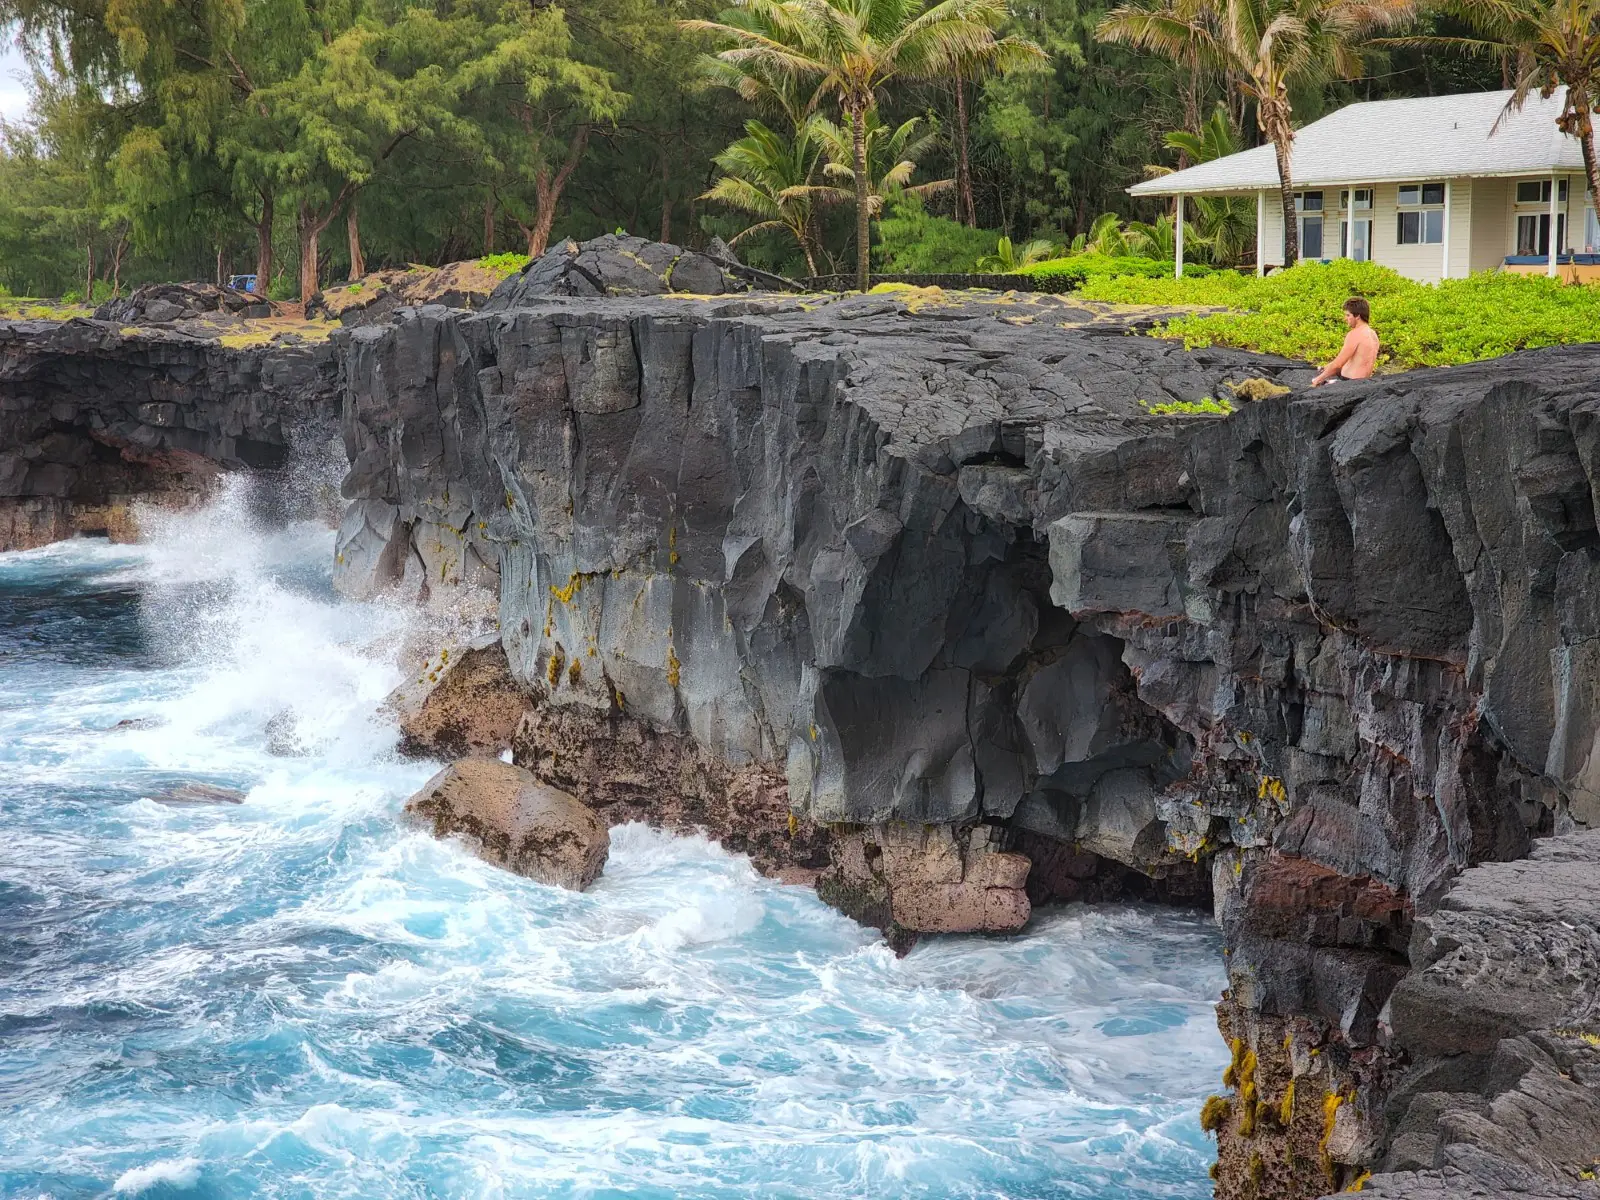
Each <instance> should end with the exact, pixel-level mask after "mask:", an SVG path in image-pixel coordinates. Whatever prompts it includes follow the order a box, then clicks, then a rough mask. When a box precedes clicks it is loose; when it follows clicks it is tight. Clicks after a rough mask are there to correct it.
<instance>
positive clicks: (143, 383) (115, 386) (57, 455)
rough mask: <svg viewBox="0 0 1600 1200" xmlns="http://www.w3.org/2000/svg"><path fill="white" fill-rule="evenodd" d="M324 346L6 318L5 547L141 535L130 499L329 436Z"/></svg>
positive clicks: (166, 493) (332, 368) (178, 493)
mask: <svg viewBox="0 0 1600 1200" xmlns="http://www.w3.org/2000/svg"><path fill="white" fill-rule="evenodd" d="M338 411H339V375H338V362H337V360H336V359H335V357H334V355H333V353H332V350H331V348H330V347H329V346H327V345H326V344H322V345H313V344H305V345H298V346H289V345H282V344H278V345H249V346H240V347H236V348H235V347H230V346H228V345H227V344H225V343H224V341H222V340H219V339H218V338H216V337H202V336H193V335H188V334H185V333H182V332H177V331H173V330H171V329H166V330H161V329H153V328H129V327H124V326H122V325H121V324H120V323H118V322H114V321H100V320H88V319H78V320H73V321H67V322H57V321H10V322H8V321H0V550H23V549H28V548H30V547H33V546H40V545H44V544H45V543H47V542H52V541H56V540H58V539H61V538H66V537H71V536H72V535H73V534H74V533H82V532H100V533H109V534H110V535H111V536H113V537H116V538H122V539H128V538H132V537H133V536H135V534H136V532H137V531H136V530H135V528H134V520H133V516H132V512H131V505H132V504H133V502H134V501H136V500H142V501H146V502H152V501H154V502H160V501H162V500H167V501H175V502H180V503H181V502H185V501H187V500H189V499H192V498H193V497H194V496H195V495H196V494H198V493H200V492H203V491H204V489H205V487H206V485H207V482H208V481H209V480H210V479H211V478H213V477H214V476H215V475H216V473H217V472H218V471H223V470H275V469H277V468H280V467H282V466H283V465H284V464H285V463H286V462H287V461H288V457H289V450H290V443H291V441H292V440H294V439H299V440H300V442H302V443H305V444H309V443H311V442H314V441H319V440H322V441H325V440H327V439H328V438H330V437H331V436H332V435H333V434H334V432H335V430H336V427H337V414H338Z"/></svg>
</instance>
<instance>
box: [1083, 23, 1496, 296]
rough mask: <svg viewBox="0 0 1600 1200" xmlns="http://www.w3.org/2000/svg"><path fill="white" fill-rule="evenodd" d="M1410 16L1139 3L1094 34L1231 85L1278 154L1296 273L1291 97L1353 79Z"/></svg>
mask: <svg viewBox="0 0 1600 1200" xmlns="http://www.w3.org/2000/svg"><path fill="white" fill-rule="evenodd" d="M1462 2H1463V3H1464V2H1466V0H1462ZM1504 2H1506V3H1512V2H1514V0H1504ZM1414 11H1415V9H1414V0H1145V2H1144V3H1135V4H1125V5H1123V6H1122V7H1120V8H1117V9H1114V10H1113V11H1112V12H1110V13H1108V14H1107V15H1106V17H1105V19H1104V20H1102V21H1101V22H1100V26H1099V28H1098V30H1097V31H1096V32H1097V34H1098V36H1099V37H1100V38H1101V39H1102V40H1103V41H1108V42H1118V43H1121V44H1124V45H1129V46H1134V47H1137V48H1138V49H1141V50H1147V51H1150V52H1152V53H1155V54H1159V55H1161V56H1162V57H1164V58H1169V59H1171V60H1173V61H1174V62H1179V63H1191V62H1193V63H1204V64H1206V65H1209V66H1212V67H1215V68H1217V69H1220V70H1222V71H1224V72H1227V73H1229V74H1231V75H1233V76H1235V77H1237V78H1238V80H1239V85H1238V86H1239V88H1240V90H1241V91H1242V92H1243V93H1244V95H1245V96H1247V97H1248V98H1249V99H1251V100H1254V101H1255V105H1256V123H1257V124H1258V125H1259V126H1260V127H1261V132H1262V133H1263V134H1264V135H1265V136H1266V137H1267V139H1268V140H1269V141H1271V142H1272V146H1273V149H1274V151H1275V152H1276V154H1277V160H1278V190H1279V193H1280V197H1281V200H1282V203H1283V228H1284V259H1285V264H1286V265H1288V266H1293V265H1294V264H1295V262H1296V261H1297V260H1298V259H1299V257H1300V231H1299V228H1298V226H1297V224H1296V221H1295V209H1294V180H1293V168H1292V162H1291V156H1292V153H1293V149H1294V112H1293V109H1292V107H1291V106H1290V103H1289V89H1290V87H1291V86H1296V85H1300V84H1317V83H1321V82H1324V81H1326V80H1327V79H1328V78H1330V77H1332V76H1338V77H1339V78H1342V79H1356V78H1359V77H1360V75H1361V72H1362V61H1361V50H1360V43H1361V42H1362V40H1363V39H1364V38H1365V37H1366V35H1367V34H1369V33H1370V32H1371V31H1372V30H1374V29H1379V28H1384V27H1388V26H1392V25H1396V24H1398V23H1400V22H1401V21H1404V20H1407V19H1409V18H1410V17H1411V15H1412V14H1413V12H1414Z"/></svg>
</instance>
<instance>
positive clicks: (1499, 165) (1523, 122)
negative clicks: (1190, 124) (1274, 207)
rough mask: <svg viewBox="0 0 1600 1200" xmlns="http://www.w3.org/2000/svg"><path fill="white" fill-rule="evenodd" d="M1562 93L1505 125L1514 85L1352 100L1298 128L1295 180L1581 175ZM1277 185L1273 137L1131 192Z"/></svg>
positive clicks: (1535, 100)
mask: <svg viewBox="0 0 1600 1200" xmlns="http://www.w3.org/2000/svg"><path fill="white" fill-rule="evenodd" d="M1565 91H1566V89H1565V88H1559V89H1557V90H1556V92H1555V94H1553V95H1552V96H1550V98H1549V99H1543V98H1541V97H1540V96H1539V95H1538V94H1537V93H1535V94H1533V95H1530V96H1529V97H1528V99H1527V101H1526V103H1524V104H1523V106H1522V108H1521V110H1520V111H1518V112H1514V113H1510V114H1508V115H1507V116H1506V118H1505V120H1504V122H1502V123H1501V125H1500V128H1499V129H1498V130H1495V128H1494V126H1495V122H1496V121H1499V120H1500V117H1501V114H1502V113H1503V112H1504V111H1505V106H1506V101H1507V100H1509V99H1510V98H1511V96H1512V93H1511V92H1509V91H1504V92H1470V93H1468V94H1466V95H1461V96H1424V97H1420V98H1418V99H1414V100H1370V101H1367V102H1366V103H1363V104H1351V105H1347V106H1346V107H1344V108H1341V109H1340V110H1339V111H1338V112H1335V113H1330V114H1328V115H1327V116H1326V117H1323V118H1322V119H1321V120H1320V121H1313V122H1312V123H1311V124H1309V125H1307V126H1306V127H1305V128H1304V129H1301V130H1298V131H1296V133H1295V135H1294V151H1293V155H1294V157H1293V162H1292V165H1291V171H1292V176H1293V179H1294V183H1295V186H1296V187H1299V186H1301V185H1305V186H1307V187H1331V186H1336V185H1340V184H1345V185H1348V184H1359V183H1384V182H1388V181H1391V180H1400V181H1405V180H1414V179H1418V180H1420V179H1451V178H1454V179H1461V178H1469V177H1473V176H1478V177H1482V176H1496V175H1540V174H1548V173H1550V172H1551V171H1573V172H1577V171H1582V170H1583V155H1582V152H1581V151H1580V150H1579V148H1578V141H1577V139H1576V138H1574V137H1570V136H1568V135H1567V134H1564V133H1562V132H1561V131H1560V130H1559V129H1557V128H1556V125H1555V121H1556V117H1557V116H1559V115H1560V113H1561V106H1562V102H1563V99H1564V95H1565ZM1491 131H1493V132H1491ZM1277 186H1278V162H1277V159H1276V157H1275V156H1274V154H1273V148H1272V146H1271V144H1270V143H1269V144H1267V145H1262V146H1257V147H1255V148H1254V149H1252V150H1245V151H1243V152H1241V153H1239V154H1230V155H1228V156H1227V157H1226V158H1219V159H1215V160H1213V161H1211V162H1208V163H1200V164H1199V165H1198V166H1193V167H1189V168H1188V169H1187V170H1183V171H1174V172H1173V173H1172V174H1170V175H1163V176H1161V177H1160V178H1158V179H1147V180H1145V181H1144V182H1143V183H1137V184H1134V186H1132V187H1130V188H1129V189H1128V191H1129V192H1130V193H1132V194H1133V195H1135V196H1172V195H1176V194H1177V193H1179V192H1185V193H1200V194H1205V193H1211V192H1243V191H1250V192H1253V191H1256V190H1258V189H1262V188H1265V189H1269V190H1270V189H1274V188H1276V187H1277Z"/></svg>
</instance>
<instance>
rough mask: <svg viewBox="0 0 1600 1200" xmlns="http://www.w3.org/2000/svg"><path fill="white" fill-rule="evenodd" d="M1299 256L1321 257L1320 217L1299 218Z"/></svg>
mask: <svg viewBox="0 0 1600 1200" xmlns="http://www.w3.org/2000/svg"><path fill="white" fill-rule="evenodd" d="M1300 257H1301V258H1321V257H1322V218H1321V217H1301V218H1300Z"/></svg>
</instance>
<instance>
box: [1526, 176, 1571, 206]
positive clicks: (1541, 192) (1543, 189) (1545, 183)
mask: <svg viewBox="0 0 1600 1200" xmlns="http://www.w3.org/2000/svg"><path fill="white" fill-rule="evenodd" d="M1556 202H1557V203H1558V204H1565V203H1566V202H1567V181H1566V180H1565V179H1563V180H1561V181H1560V186H1559V187H1557V188H1556ZM1517 203H1518V204H1549V203H1550V181H1549V180H1548V179H1523V180H1519V181H1518V183H1517Z"/></svg>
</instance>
